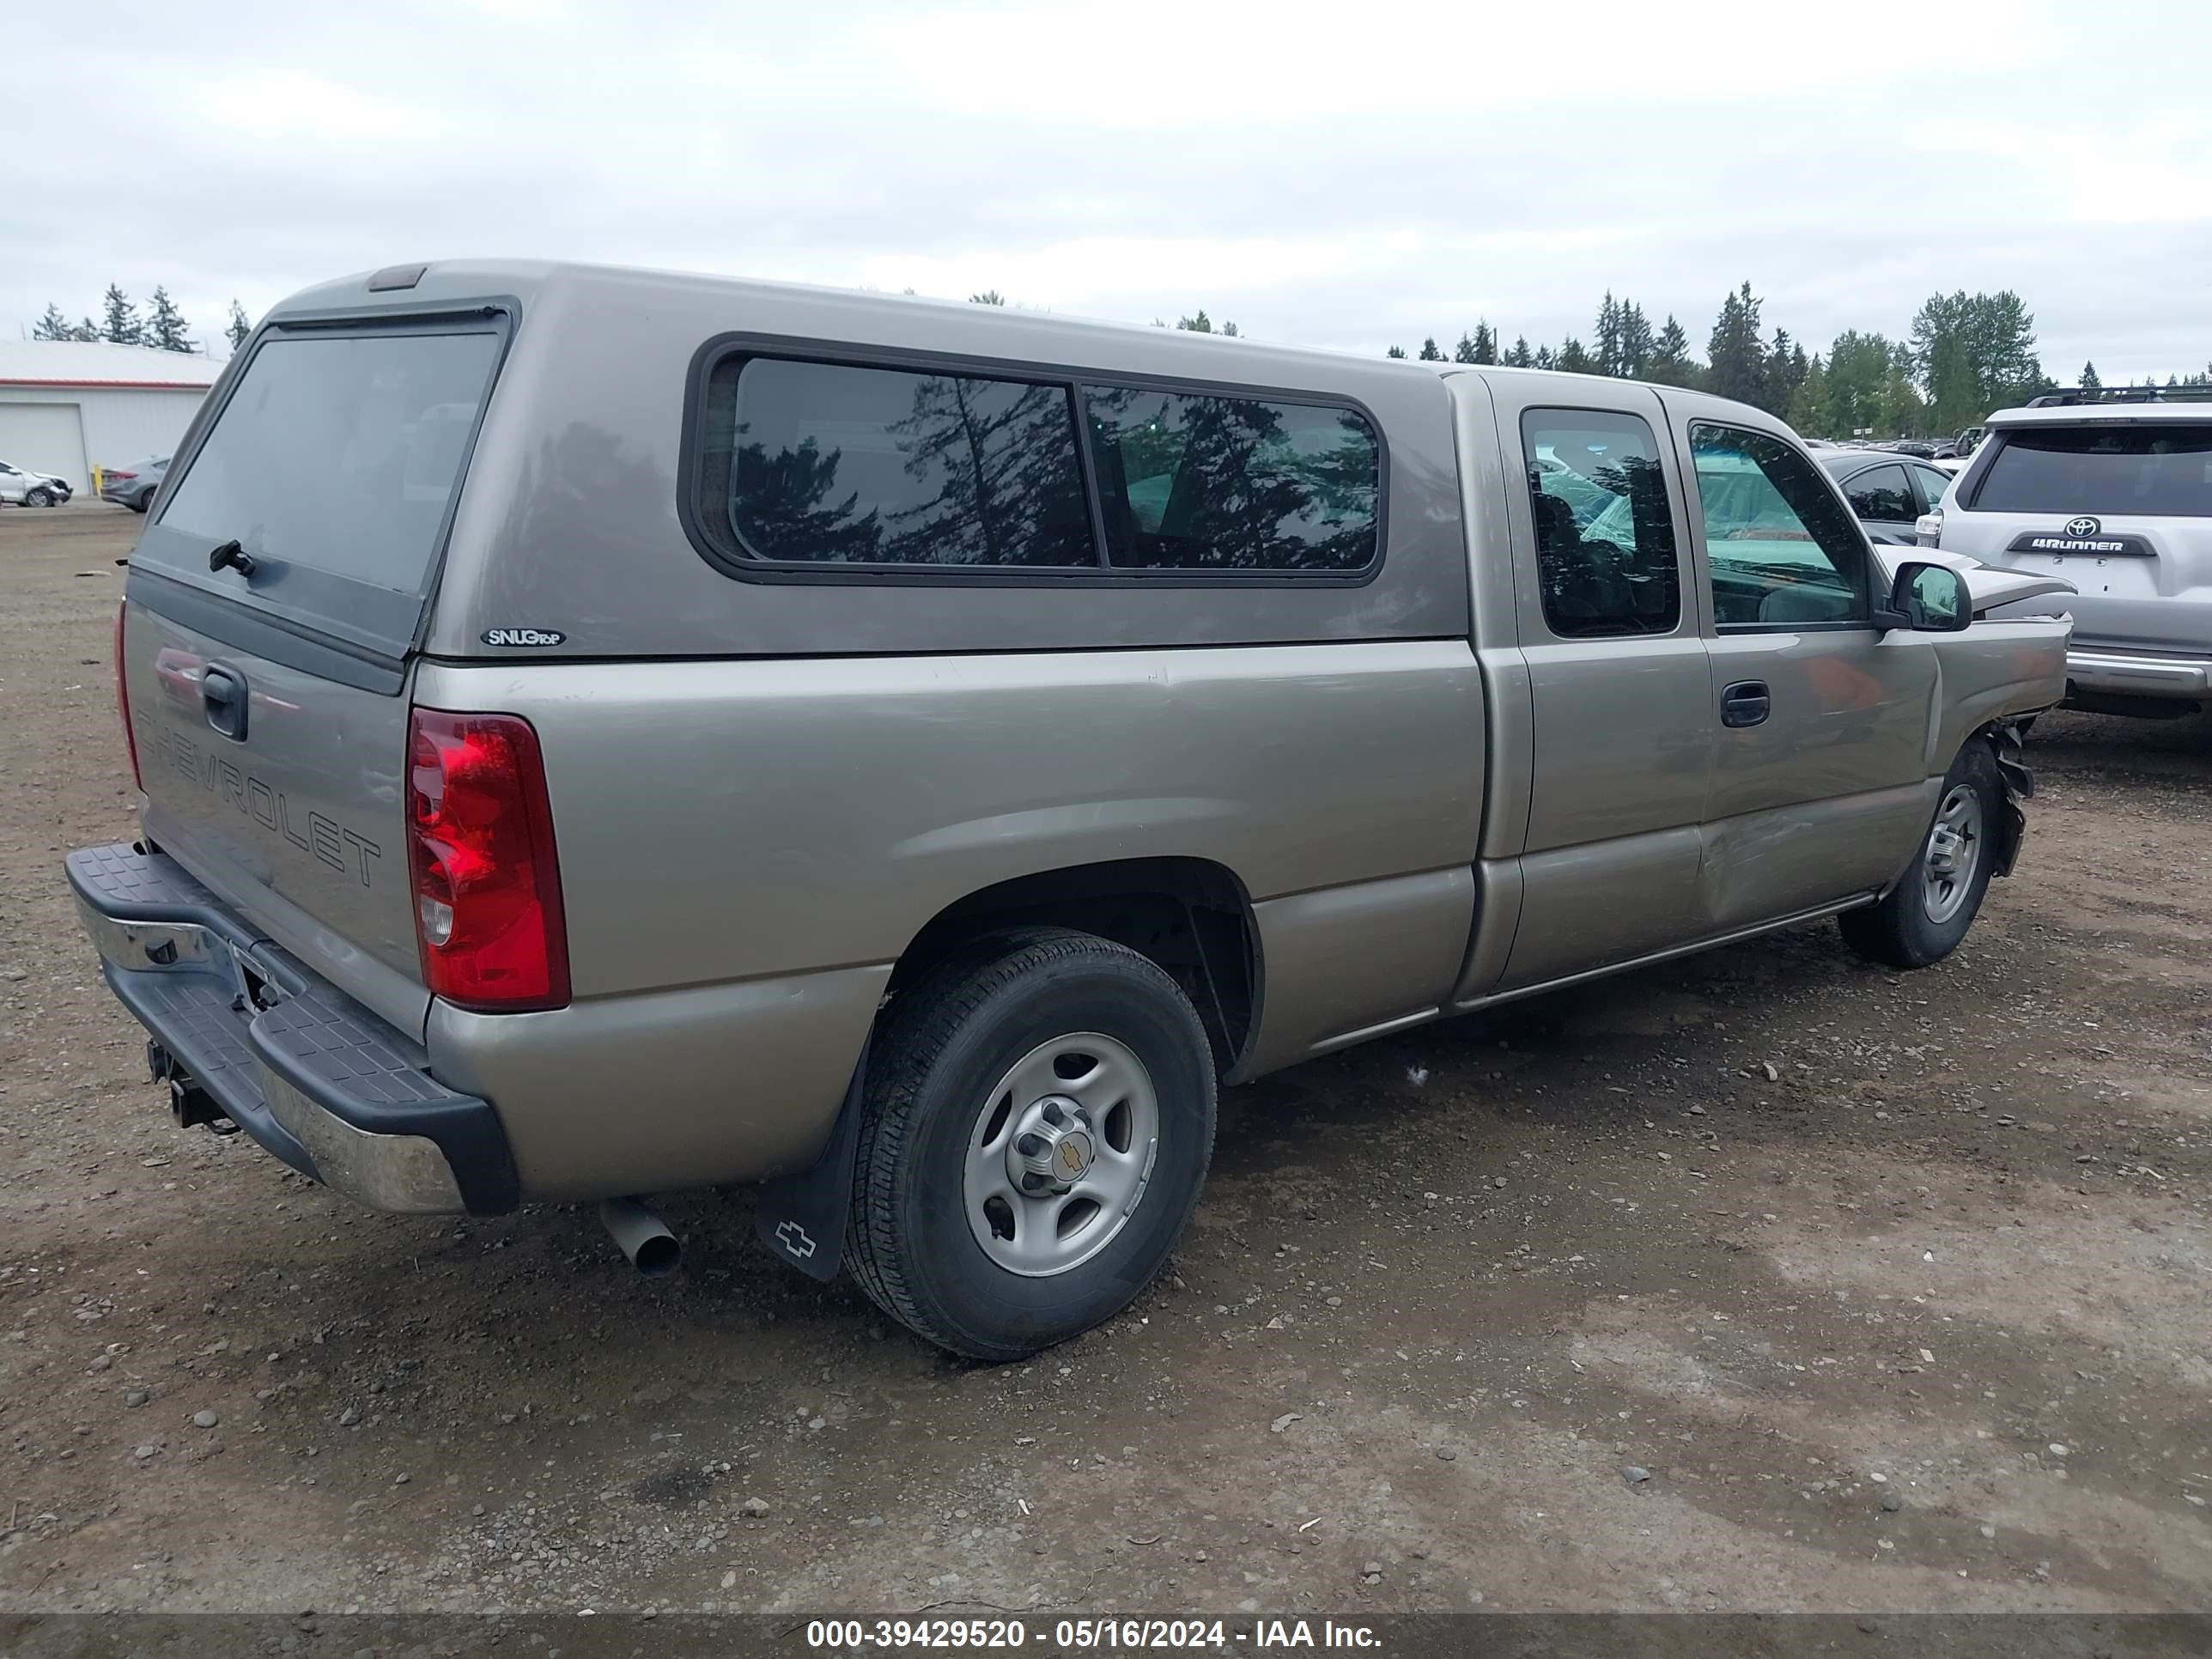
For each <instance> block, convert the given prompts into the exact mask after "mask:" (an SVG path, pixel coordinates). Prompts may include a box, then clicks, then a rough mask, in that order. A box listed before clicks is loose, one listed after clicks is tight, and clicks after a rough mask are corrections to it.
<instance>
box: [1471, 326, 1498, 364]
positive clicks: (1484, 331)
mask: <svg viewBox="0 0 2212 1659" xmlns="http://www.w3.org/2000/svg"><path fill="white" fill-rule="evenodd" d="M1474 361H1475V362H1478V363H1494V362H1497V361H1498V331H1497V330H1496V329H1494V328H1492V327H1491V325H1489V324H1488V323H1487V322H1486V321H1483V320H1481V319H1477V320H1476V322H1475V325H1474Z"/></svg>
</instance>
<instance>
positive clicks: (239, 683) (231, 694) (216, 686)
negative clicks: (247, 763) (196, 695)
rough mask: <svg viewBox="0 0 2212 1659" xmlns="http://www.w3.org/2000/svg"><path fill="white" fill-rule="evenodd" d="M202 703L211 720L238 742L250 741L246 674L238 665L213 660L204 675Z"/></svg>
mask: <svg viewBox="0 0 2212 1659" xmlns="http://www.w3.org/2000/svg"><path fill="white" fill-rule="evenodd" d="M200 702H202V704H204V706H205V708H206V709H207V723H208V724H209V725H210V726H213V727H214V728H215V729H216V731H218V732H222V735H223V736H225V737H226V738H230V739H232V740H233V741H234V742H237V743H243V742H245V741H246V676H245V675H243V674H241V673H240V672H239V671H237V670H236V669H235V668H225V667H223V666H222V665H221V664H220V663H210V664H209V665H208V666H207V667H206V668H205V669H204V670H203V671H201V674H200Z"/></svg>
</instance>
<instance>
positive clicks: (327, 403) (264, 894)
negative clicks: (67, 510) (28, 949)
mask: <svg viewBox="0 0 2212 1659" xmlns="http://www.w3.org/2000/svg"><path fill="white" fill-rule="evenodd" d="M506 337H507V330H506V322H505V319H504V318H503V317H492V316H487V315H486V314H485V313H482V312H477V313H471V314H469V315H466V316H463V317H435V318H432V317H410V318H404V319H387V320H385V321H381V322H368V323H363V322H360V321H357V320H349V321H348V322H347V323H346V324H344V325H339V326H330V325H305V326H283V327H276V328H272V329H270V330H269V331H266V332H264V335H263V336H261V337H258V338H257V339H256V340H255V342H254V343H253V345H252V355H251V356H249V357H248V359H247V360H246V362H245V364H244V365H243V367H242V370H241V371H240V372H236V373H234V374H227V375H226V376H225V379H224V381H223V384H222V387H220V388H219V389H218V392H217V393H216V396H217V398H220V399H221V402H220V404H219V405H217V406H215V407H213V408H212V411H211V417H210V418H209V419H207V420H206V422H205V423H204V429H202V430H200V431H198V432H197V433H195V435H194V436H193V439H192V440H191V441H189V443H188V449H187V451H186V452H184V453H179V457H178V460H177V462H176V464H175V465H174V467H173V474H174V476H173V477H172V478H171V479H170V481H169V483H168V485H167V488H166V489H164V491H163V493H162V495H161V500H160V502H159V510H158V513H157V514H156V516H155V521H154V522H153V523H152V524H150V525H149V526H148V528H147V531H146V532H145V535H144V536H143V538H141V540H140V542H139V544H138V546H137V550H135V551H134V552H133V554H132V556H131V579H130V584H129V586H128V588H127V590H126V595H127V597H126V600H125V611H124V622H123V631H122V636H121V649H122V653H123V664H122V669H123V678H124V684H125V689H126V690H127V693H128V696H129V702H130V714H131V729H132V732H133V734H134V736H135V738H136V740H137V753H138V761H139V771H140V775H141V780H142V782H143V787H144V789H145V793H146V798H147V804H146V809H145V823H146V829H147V833H148V834H149V836H151V837H152V838H153V839H154V840H155V842H157V843H159V844H160V846H161V848H162V850H163V851H165V852H167V853H168V854H170V855H171V856H172V857H173V858H174V859H175V860H177V862H178V863H179V864H181V865H182V866H185V869H186V870H188V871H190V872H191V874H193V875H194V876H196V877H197V878H199V879H200V880H201V881H203V882H204V883H205V884H207V885H208V886H209V887H210V888H211V889H213V890H215V891H216V893H217V894H219V895H220V896H222V898H223V899H224V900H225V901H226V902H228V903H229V904H230V905H232V906H233V907H234V908H236V910H237V911H238V912H239V914H240V916H241V917H242V918H243V919H244V920H245V921H246V922H247V923H248V924H249V925H250V926H251V927H252V928H253V929H255V930H256V931H258V932H260V933H264V934H265V935H266V936H267V937H269V938H270V939H273V940H275V941H276V943H277V944H279V945H283V947H284V948H285V949H287V950H288V951H291V952H292V953H293V954H294V955H295V956H296V957H299V958H300V959H301V961H302V962H303V963H306V964H307V966H308V967H309V968H311V969H313V970H314V971H315V972H317V973H319V974H321V975H324V976H325V977H326V978H328V979H329V980H331V981H332V982H333V983H335V984H336V985H337V986H338V987H341V988H342V989H343V990H345V991H347V992H348V993H349V994H352V995H353V996H355V997H356V998H357V999H359V1000H361V1001H362V1002H363V1003H366V1004H367V1005H368V1006H369V1007H370V1008H372V1009H374V1011H375V1012H377V1013H378V1014H380V1015H381V1016H382V1017H383V1018H386V1019H387V1020H389V1021H391V1022H392V1024H394V1025H397V1026H398V1027H399V1028H400V1029H401V1030H404V1031H410V1032H419V1031H420V1030H421V1028H422V1017H423V1014H424V1012H425V1010H426V1009H427V1007H428V994H427V993H426V992H425V991H424V990H423V988H422V980H421V970H420V965H419V963H418V960H417V957H416V938H415V919H414V901H413V896H412V889H411V883H410V872H409V869H408V854H407V845H408V843H407V836H406V830H407V824H406V804H405V803H406V799H407V796H406V791H405V778H404V769H405V766H406V759H407V742H408V734H407V723H408V698H407V684H408V680H409V678H410V671H411V667H412V658H413V654H414V650H415V645H416V639H417V637H418V636H419V634H420V630H421V627H422V618H423V615H424V611H425V609H426V607H427V605H428V601H429V595H430V592H431V591H432V588H433V586H434V585H435V580H436V574H437V568H438V564H439V562H440V558H441V554H442V550H443V546H444V538H445V536H446V533H447V528H448V527H449V526H450V524H451V520H452V516H453V507H454V505H455V502H456V501H457V498H458V496H459V491H460V487H461V483H462V479H463V477H464V475H465V470H466V465H467V459H468V455H469V453H470V450H471V447H472V445H473V443H474V441H475V434H476V431H477V425H478V422H479V420H480V417H481V415H482V412H483V405H484V404H485V403H486V401H487V400H488V398H489V392H490V387H491V383H492V377H493V374H494V373H495V370H496V368H497V364H498V361H499V358H500V356H501V353H502V351H503V349H504V347H505V343H506Z"/></svg>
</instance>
